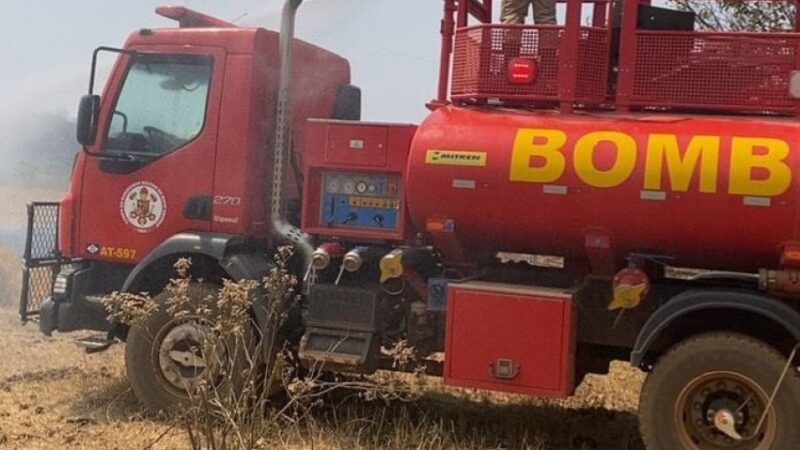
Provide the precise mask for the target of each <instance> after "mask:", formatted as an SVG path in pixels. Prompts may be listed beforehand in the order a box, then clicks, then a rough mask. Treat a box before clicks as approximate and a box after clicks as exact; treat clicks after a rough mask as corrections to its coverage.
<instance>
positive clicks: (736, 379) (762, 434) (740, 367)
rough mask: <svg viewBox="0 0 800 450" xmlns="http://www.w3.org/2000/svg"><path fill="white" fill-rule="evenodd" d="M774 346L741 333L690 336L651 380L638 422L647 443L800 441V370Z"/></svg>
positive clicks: (738, 447) (760, 446)
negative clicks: (781, 380)
mask: <svg viewBox="0 0 800 450" xmlns="http://www.w3.org/2000/svg"><path fill="white" fill-rule="evenodd" d="M785 368H786V358H785V357H783V356H782V355H781V354H780V353H779V352H777V351H776V350H775V349H773V348H772V347H770V346H768V345H766V344H764V343H762V342H760V341H758V340H756V339H753V338H751V337H748V336H744V335H740V334H735V333H717V332H715V333H708V334H703V335H699V336H695V337H692V338H690V339H687V340H686V341H684V342H682V343H681V344H679V345H677V346H676V347H674V348H673V349H672V350H670V351H669V352H668V353H667V354H666V355H664V357H663V358H661V360H660V361H659V362H658V364H657V365H656V366H655V368H654V370H653V371H652V372H651V373H650V374H649V376H648V377H647V380H646V381H645V384H644V387H643V390H642V396H641V401H640V405H639V425H640V429H641V433H642V439H643V440H644V442H645V445H646V447H647V448H648V450H675V449H687V450H769V449H784V448H785V449H790V448H791V449H794V448H800V427H797V426H795V425H796V422H795V421H796V420H797V417H800V376H798V374H797V370H796V369H795V368H794V367H791V368H789V372H788V374H787V376H786V378H785V379H784V381H783V383H782V384H781V386H780V388H779V390H778V393H777V396H776V397H775V399H774V401H773V402H772V403H771V404H770V396H771V394H772V393H773V391H774V389H775V387H776V386H777V385H778V382H779V380H780V378H781V374H783V372H784V369H785Z"/></svg>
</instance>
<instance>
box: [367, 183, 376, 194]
mask: <svg viewBox="0 0 800 450" xmlns="http://www.w3.org/2000/svg"><path fill="white" fill-rule="evenodd" d="M377 190H378V188H377V187H375V185H374V184H370V185H369V186H368V187H367V192H369V193H370V194H374V193H375V191H377Z"/></svg>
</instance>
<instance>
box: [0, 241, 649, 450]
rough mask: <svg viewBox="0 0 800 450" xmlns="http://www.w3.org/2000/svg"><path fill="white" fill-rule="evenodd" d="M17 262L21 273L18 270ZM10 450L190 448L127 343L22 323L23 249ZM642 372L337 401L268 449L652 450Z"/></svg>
mask: <svg viewBox="0 0 800 450" xmlns="http://www.w3.org/2000/svg"><path fill="white" fill-rule="evenodd" d="M9 270H11V274H10V275H9V273H8V271H9ZM0 273H2V274H3V275H0V294H4V295H6V296H11V298H12V301H11V302H6V307H5V308H0V335H2V344H0V449H59V450H62V449H120V450H122V449H181V448H188V447H187V443H186V440H185V438H184V435H183V430H182V429H181V428H180V427H179V426H177V425H175V424H173V423H172V422H170V421H169V420H161V419H156V418H152V417H148V416H146V415H145V414H143V413H142V411H141V410H140V408H139V407H138V405H137V402H136V399H135V398H134V396H133V394H132V392H131V390H130V387H129V385H128V382H127V381H126V379H125V377H124V363H123V348H122V347H121V346H117V347H115V348H112V349H111V350H109V351H108V352H106V353H103V354H99V355H86V354H84V353H83V352H82V351H81V350H79V349H78V348H77V347H76V346H75V345H74V344H73V343H72V336H55V337H52V338H48V337H45V336H42V335H40V334H39V333H38V331H37V330H36V326H35V324H28V325H27V326H26V327H20V326H19V323H18V322H17V320H16V316H15V313H14V310H13V308H11V306H12V304H13V303H14V302H13V299H14V298H15V296H16V292H18V291H17V290H16V289H17V286H16V278H17V277H16V274H17V258H16V257H12V256H10V255H9V253H8V252H4V253H0ZM641 379H642V378H641V374H639V373H638V372H636V371H633V370H631V369H629V368H627V367H626V366H625V365H624V364H622V363H620V364H618V365H616V366H615V367H614V370H613V371H612V374H611V375H610V376H607V377H591V378H590V379H589V380H587V381H586V382H584V384H583V385H582V386H581V387H580V389H579V392H578V395H577V396H576V397H575V398H573V399H570V400H568V401H566V402H557V403H555V402H542V401H532V400H529V399H525V398H520V397H512V396H505V395H493V394H483V393H478V392H471V391H465V390H454V389H445V388H442V387H441V386H438V384H437V383H431V384H432V387H431V389H430V392H429V393H427V394H426V395H424V396H423V398H422V399H421V400H419V401H418V402H416V403H401V402H397V403H390V404H385V403H382V402H365V401H363V400H359V399H354V398H353V396H347V395H340V396H336V397H335V398H330V399H329V400H328V401H327V402H326V403H325V404H323V405H321V406H320V407H318V408H317V410H316V412H315V413H314V414H313V415H312V416H311V417H309V418H308V419H306V420H304V421H302V422H300V423H299V424H297V425H296V426H291V427H286V429H283V430H281V431H279V432H277V433H276V435H275V436H270V437H269V438H270V440H269V444H268V446H267V447H265V448H276V449H306V448H336V449H345V448H346V449H484V448H486V449H500V448H502V449H522V448H529V449H537V450H542V449H574V450H589V449H608V450H641V449H642V444H641V442H640V440H639V437H638V433H637V431H636V419H635V416H634V411H635V408H636V398H637V397H638V391H639V387H640V384H641Z"/></svg>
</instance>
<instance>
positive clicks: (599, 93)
mask: <svg viewBox="0 0 800 450" xmlns="http://www.w3.org/2000/svg"><path fill="white" fill-rule="evenodd" d="M746 1H750V0H746ZM760 1H776V2H778V1H783V2H787V1H791V2H792V3H794V1H793V0H760ZM563 2H564V3H566V4H567V11H566V21H565V23H564V24H563V25H558V26H539V25H524V26H520V25H498V24H492V17H491V6H492V0H444V4H445V9H444V11H445V14H444V18H443V21H442V53H441V69H440V80H439V92H438V96H437V99H436V100H434V101H433V102H432V103H431V104H430V105H429V107H431V108H435V107H438V106H440V105H443V104H447V103H448V102H449V101H450V100H452V101H455V102H460V103H469V102H484V103H490V104H495V103H497V102H495V100H497V101H498V102H499V103H500V104H512V105H513V104H522V105H536V104H542V103H545V104H554V103H557V104H558V105H559V106H560V108H561V110H562V111H565V112H569V111H572V109H573V108H575V107H576V106H577V107H582V108H588V107H598V106H599V107H602V108H607V109H616V110H618V111H628V110H632V109H637V110H656V111H661V110H683V111H698V112H723V113H748V114H753V113H757V114H760V113H763V114H800V100H798V97H800V92H797V95H796V94H791V93H790V92H791V91H790V87H792V86H794V91H800V33H798V32H797V29H796V30H795V32H777V33H775V32H772V33H769V32H721V31H695V30H694V27H695V25H694V24H695V18H694V17H693V16H692V15H691V13H687V12H680V11H676V10H671V9H665V8H659V7H653V6H651V5H650V2H649V1H647V0H617V1H615V2H609V1H606V0H598V1H595V2H592V1H585V2H584V1H581V0H564V1H563ZM584 3H594V4H595V8H594V13H593V14H592V16H591V25H583V24H581V21H582V19H583V15H582V14H583V12H582V10H581V8H582V6H583V4H584ZM612 6H613V7H612ZM795 14H796V17H795V18H796V20H795V24H796V26H800V10H796V11H795ZM659 16H660V17H659ZM470 22H472V23H470ZM547 36H550V37H549V38H548V37H547ZM553 36H554V37H553ZM553 42H555V47H556V48H557V51H556V52H554V51H552V48H553V46H554V45H553ZM517 57H519V58H523V59H527V60H529V61H532V62H533V63H535V67H534V68H535V70H536V71H537V73H536V80H537V81H536V82H533V83H531V84H527V85H525V84H518V83H515V82H512V81H511V80H510V76H511V74H510V72H509V68H508V66H509V63H511V62H512V61H513V60H514V59H515V58H517ZM451 83H452V85H451Z"/></svg>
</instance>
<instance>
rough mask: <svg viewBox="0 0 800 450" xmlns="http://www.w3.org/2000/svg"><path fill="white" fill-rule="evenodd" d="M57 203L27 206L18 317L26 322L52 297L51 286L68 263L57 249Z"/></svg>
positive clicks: (39, 203)
mask: <svg viewBox="0 0 800 450" xmlns="http://www.w3.org/2000/svg"><path fill="white" fill-rule="evenodd" d="M58 217H59V205H58V203H49V202H35V203H31V204H29V205H28V233H27V237H26V238H25V253H24V255H23V261H22V263H23V269H22V292H21V295H20V304H19V315H20V318H21V319H22V322H23V323H25V322H28V321H29V320H32V319H34V318H35V317H37V316H38V315H39V310H40V308H41V306H42V302H44V301H45V300H46V299H47V298H48V297H50V296H51V295H52V294H53V284H54V282H55V279H56V276H57V275H58V273H59V272H60V271H61V266H62V265H64V264H66V263H69V262H70V260H69V259H67V258H64V257H63V256H62V255H61V253H60V252H59V250H58Z"/></svg>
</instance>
